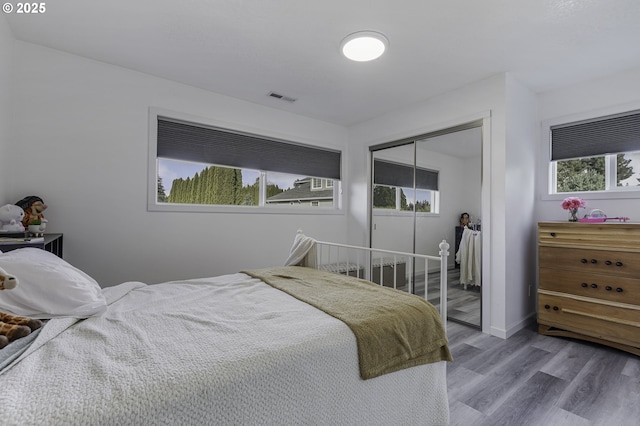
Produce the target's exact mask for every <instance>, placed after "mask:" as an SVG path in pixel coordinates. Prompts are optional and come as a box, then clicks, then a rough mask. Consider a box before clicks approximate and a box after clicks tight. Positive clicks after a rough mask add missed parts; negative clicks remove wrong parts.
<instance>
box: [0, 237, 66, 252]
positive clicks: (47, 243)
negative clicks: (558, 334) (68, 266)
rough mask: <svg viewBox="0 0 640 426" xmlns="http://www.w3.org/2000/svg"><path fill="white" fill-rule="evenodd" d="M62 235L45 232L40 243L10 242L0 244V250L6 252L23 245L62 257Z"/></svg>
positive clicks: (23, 246)
mask: <svg viewBox="0 0 640 426" xmlns="http://www.w3.org/2000/svg"><path fill="white" fill-rule="evenodd" d="M62 235H63V234H45V235H44V241H43V242H40V243H21V242H16V243H11V244H0V251H2V252H3V253H6V252H8V251H11V250H15V249H19V248H25V247H35V248H39V249H42V250H46V251H48V252H50V253H53V254H55V255H56V256H58V257H60V258H62V249H63V247H62Z"/></svg>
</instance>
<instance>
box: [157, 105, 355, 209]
mask: <svg viewBox="0 0 640 426" xmlns="http://www.w3.org/2000/svg"><path fill="white" fill-rule="evenodd" d="M158 116H160V117H171V118H174V119H177V120H183V121H188V122H194V123H201V124H204V125H209V126H215V127H219V128H225V129H229V130H232V131H239V132H246V133H252V134H260V135H264V136H266V137H271V138H275V139H281V140H298V141H299V142H300V143H304V144H307V145H310V146H318V147H321V146H322V144H321V143H318V142H317V141H307V140H300V138H299V137H292V136H290V135H282V134H276V133H274V132H266V131H264V130H260V129H253V128H249V127H247V126H240V125H237V124H231V123H226V122H220V121H216V120H211V119H206V118H203V117H197V116H193V115H190V114H184V113H179V112H175V111H168V110H165V109H162V108H156V107H150V108H149V120H148V126H149V127H148V135H149V141H148V143H149V146H148V160H147V211H157V212H193V213H201V212H207V213H253V214H300V215H305V214H314V215H318V214H320V215H344V214H345V211H344V210H343V208H342V181H338V184H337V185H334V186H333V206H331V207H329V206H318V207H312V206H310V205H309V206H307V207H302V206H297V205H296V206H294V207H292V206H288V205H279V206H274V205H266V203H265V198H266V185H265V184H264V182H266V179H265V172H263V171H261V172H260V201H259V205H258V206H236V205H223V204H206V205H205V204H175V203H158V202H157V193H158V187H157V180H158V158H157V154H158V145H157V139H158V127H157V123H158ZM343 157H344V153H343ZM344 162H345V161H344V158H343V160H342V164H341V166H340V167H341V168H342V169H343V168H344ZM342 176H344V169H343V173H342Z"/></svg>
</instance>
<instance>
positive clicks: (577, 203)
mask: <svg viewBox="0 0 640 426" xmlns="http://www.w3.org/2000/svg"><path fill="white" fill-rule="evenodd" d="M586 205H587V203H585V202H584V200H583V199H582V198H578V197H568V198H565V199H564V200H562V208H563V209H565V210H571V209H576V210H577V209H578V208H584V207H585V206H586Z"/></svg>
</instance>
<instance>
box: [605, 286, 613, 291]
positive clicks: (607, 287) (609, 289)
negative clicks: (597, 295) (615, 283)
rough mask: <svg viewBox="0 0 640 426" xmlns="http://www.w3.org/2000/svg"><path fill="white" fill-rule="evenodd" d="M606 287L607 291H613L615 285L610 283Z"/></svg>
mask: <svg viewBox="0 0 640 426" xmlns="http://www.w3.org/2000/svg"><path fill="white" fill-rule="evenodd" d="M605 289H606V290H607V291H611V290H613V287H611V286H610V285H608V286H606V287H605Z"/></svg>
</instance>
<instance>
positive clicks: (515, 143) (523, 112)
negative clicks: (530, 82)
mask: <svg viewBox="0 0 640 426" xmlns="http://www.w3.org/2000/svg"><path fill="white" fill-rule="evenodd" d="M506 82H507V91H506V94H507V99H506V103H507V107H506V110H507V120H506V123H507V126H506V138H507V151H506V167H505V175H504V183H505V194H506V209H505V211H506V216H505V221H504V228H506V237H507V240H506V249H507V250H506V253H505V255H506V256H505V263H507V264H508V265H509V267H508V268H507V270H506V273H507V274H506V287H505V289H506V293H505V301H506V305H507V306H508V309H507V311H506V328H507V330H518V329H520V328H522V327H523V326H525V325H526V323H527V322H528V321H533V320H535V312H536V306H535V305H536V300H537V298H536V268H535V265H536V259H537V246H536V241H537V239H536V225H535V170H536V152H537V145H536V142H537V140H538V139H537V137H538V125H537V123H538V121H537V100H536V97H535V95H534V94H533V92H531V91H530V90H529V89H528V88H527V87H525V86H524V85H522V84H521V83H520V82H518V81H517V80H516V79H515V78H514V77H513V76H512V75H507V81H506Z"/></svg>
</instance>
